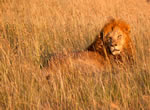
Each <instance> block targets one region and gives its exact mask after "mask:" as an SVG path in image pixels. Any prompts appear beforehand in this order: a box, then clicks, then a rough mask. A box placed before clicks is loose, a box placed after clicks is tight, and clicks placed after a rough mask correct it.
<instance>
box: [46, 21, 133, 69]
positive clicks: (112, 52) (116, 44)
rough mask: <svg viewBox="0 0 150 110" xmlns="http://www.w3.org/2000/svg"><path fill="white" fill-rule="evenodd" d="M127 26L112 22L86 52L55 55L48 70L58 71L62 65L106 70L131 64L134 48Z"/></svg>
mask: <svg viewBox="0 0 150 110" xmlns="http://www.w3.org/2000/svg"><path fill="white" fill-rule="evenodd" d="M129 31H130V28H129V26H128V24H126V23H125V22H124V21H121V20H112V21H110V22H109V23H108V24H106V25H105V26H104V28H103V29H102V31H101V34H100V35H99V36H98V37H97V38H96V40H95V41H94V43H92V45H91V46H89V47H88V49H87V50H86V51H82V52H71V53H68V54H57V55H56V56H53V57H51V59H50V61H49V67H48V68H49V69H51V70H52V69H54V68H55V70H59V68H60V67H62V66H63V65H68V66H77V67H88V68H93V67H94V68H96V69H99V70H101V71H103V70H107V69H108V68H111V67H112V63H113V65H114V64H116V62H117V64H118V63H120V62H121V63H122V62H123V61H124V59H125V62H128V61H129V62H132V61H133V59H134V55H135V53H134V51H135V48H134V46H133V43H132V40H131V37H130V32H129Z"/></svg>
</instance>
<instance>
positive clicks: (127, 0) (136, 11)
mask: <svg viewBox="0 0 150 110" xmlns="http://www.w3.org/2000/svg"><path fill="white" fill-rule="evenodd" d="M149 12H150V7H149V4H148V3H147V2H146V0H145V1H144V0H143V1H141V0H134V1H133V0H105V1H104V0H72V1H71V0H44V1H43V0H42V1H41V0H1V1H0V109H2V110H30V109H31V110H46V109H49V110H51V109H54V110H76V109H77V110H78V109H80V110H88V109H89V110H91V109H92V110H97V109H102V110H109V109H110V110H112V109H114V110H115V109H117V110H128V109H129V110H141V109H142V110H149V109H150V62H149V61H150V30H149V27H150V13H149ZM111 17H114V18H117V19H123V20H125V21H127V22H128V23H129V24H130V25H131V36H132V39H133V41H134V43H135V45H136V50H137V64H136V65H135V66H134V67H133V68H127V69H126V70H119V69H116V70H114V71H113V72H105V73H101V72H99V71H97V70H96V69H95V68H94V67H93V68H89V66H86V65H82V66H83V67H84V68H85V69H82V68H80V69H79V68H78V66H73V64H69V65H63V67H62V68H59V69H58V71H57V72H56V73H55V72H54V73H52V74H51V76H50V78H49V81H47V79H46V77H45V76H46V74H45V72H43V68H44V66H45V65H46V64H47V60H48V59H49V57H50V55H51V54H53V53H61V52H65V51H80V50H85V48H86V47H88V46H89V45H90V44H91V43H92V42H93V40H94V38H95V36H96V35H97V34H98V33H99V31H100V29H101V28H102V27H103V25H104V24H105V23H106V22H107V21H108V20H109V19H110V18H111ZM72 63H73V62H72ZM89 63H90V62H89Z"/></svg>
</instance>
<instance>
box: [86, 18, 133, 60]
mask: <svg viewBox="0 0 150 110" xmlns="http://www.w3.org/2000/svg"><path fill="white" fill-rule="evenodd" d="M88 50H89V51H96V52H99V54H100V55H102V56H104V57H105V58H106V59H109V60H110V61H115V62H118V61H119V62H123V61H125V62H129V63H131V62H133V60H134V58H135V47H134V46H133V42H132V40H131V37H130V27H129V25H128V24H127V23H126V22H124V21H122V20H114V19H112V20H111V21H110V22H109V23H107V24H106V25H105V26H104V27H103V29H102V31H101V32H100V35H99V36H97V38H96V40H95V41H94V43H92V44H91V45H90V46H89V47H88Z"/></svg>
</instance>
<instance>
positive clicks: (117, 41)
mask: <svg viewBox="0 0 150 110" xmlns="http://www.w3.org/2000/svg"><path fill="white" fill-rule="evenodd" d="M126 38H127V35H126V34H125V33H124V32H123V31H122V30H121V29H120V28H119V27H117V26H116V27H113V28H112V29H111V31H109V32H108V33H104V37H103V42H104V45H105V46H106V47H107V48H108V49H109V51H110V52H111V54H112V55H118V54H120V53H121V52H122V51H123V47H124V45H125V44H126Z"/></svg>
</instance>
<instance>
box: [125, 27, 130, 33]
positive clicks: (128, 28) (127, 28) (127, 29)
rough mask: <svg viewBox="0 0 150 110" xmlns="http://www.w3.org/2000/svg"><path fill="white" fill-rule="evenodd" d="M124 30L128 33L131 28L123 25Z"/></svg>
mask: <svg viewBox="0 0 150 110" xmlns="http://www.w3.org/2000/svg"><path fill="white" fill-rule="evenodd" d="M125 32H126V33H128V34H130V32H131V30H130V26H129V25H127V26H125Z"/></svg>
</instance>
